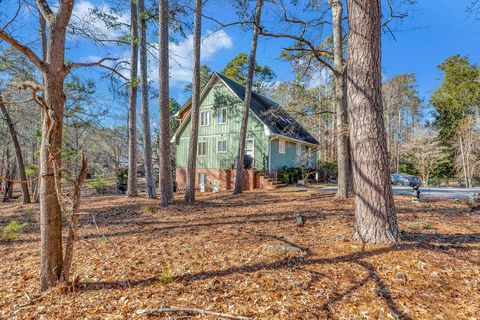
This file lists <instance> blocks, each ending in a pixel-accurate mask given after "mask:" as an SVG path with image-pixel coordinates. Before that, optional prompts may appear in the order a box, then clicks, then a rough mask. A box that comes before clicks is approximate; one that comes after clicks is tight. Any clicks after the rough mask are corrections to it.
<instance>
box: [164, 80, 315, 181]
mask: <svg viewBox="0 0 480 320" xmlns="http://www.w3.org/2000/svg"><path fill="white" fill-rule="evenodd" d="M244 96H245V87H244V86H242V85H241V84H239V83H237V82H235V81H233V80H231V79H229V78H227V77H226V76H224V75H222V74H220V73H214V74H213V76H212V77H211V78H210V80H209V81H208V83H207V85H206V86H205V87H204V88H203V90H202V92H201V97H200V99H201V106H200V115H199V137H198V146H197V153H198V154H197V179H196V181H197V187H199V188H200V189H201V190H204V189H212V188H213V187H214V186H215V188H216V187H217V186H218V187H219V189H220V190H231V189H232V188H233V185H234V179H235V170H233V168H234V165H235V159H236V157H237V153H238V144H239V136H240V123H241V119H242V108H243V99H244ZM190 107H191V100H189V101H188V102H187V103H186V104H185V105H184V106H183V107H182V108H181V109H180V110H179V111H178V112H177V114H176V115H175V116H176V117H177V118H178V119H179V121H180V126H179V128H178V130H177V132H176V133H175V135H174V136H173V138H172V142H173V143H175V145H176V148H175V149H176V182H177V188H178V189H179V190H182V189H184V188H185V173H186V167H187V159H188V144H189V139H190V132H191V124H190ZM317 146H318V141H317V140H316V139H315V138H314V137H313V136H312V135H311V134H310V133H308V132H307V130H305V129H304V128H303V127H302V126H301V125H300V124H299V123H298V122H297V121H295V119H293V118H292V117H291V116H290V115H289V114H288V113H287V112H286V111H285V110H283V109H282V108H281V107H280V106H279V105H278V104H277V103H275V102H273V101H272V100H270V99H268V98H266V97H264V96H262V95H259V94H257V93H253V94H252V102H251V105H250V117H249V119H248V131H247V141H246V146H245V153H246V154H247V155H249V156H251V157H252V158H253V159H254V161H253V169H251V170H245V172H244V177H245V178H244V189H248V190H250V189H257V188H259V189H269V188H270V189H271V188H275V187H276V185H278V182H275V181H272V180H271V179H267V177H266V176H268V175H269V174H270V176H272V175H271V173H273V172H275V171H277V170H279V169H280V168H282V167H284V166H287V167H299V166H304V167H315V165H316V152H315V151H316V148H317Z"/></svg>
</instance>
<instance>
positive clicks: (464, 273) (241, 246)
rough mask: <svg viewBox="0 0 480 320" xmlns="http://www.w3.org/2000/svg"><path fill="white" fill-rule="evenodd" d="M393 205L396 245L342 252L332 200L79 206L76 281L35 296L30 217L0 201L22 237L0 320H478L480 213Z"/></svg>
mask: <svg viewBox="0 0 480 320" xmlns="http://www.w3.org/2000/svg"><path fill="white" fill-rule="evenodd" d="M179 200H180V199H179ZM396 203H397V208H398V216H399V221H400V227H401V229H402V231H403V238H404V240H403V241H402V242H401V243H400V244H398V245H395V246H385V245H384V246H373V245H367V246H366V247H365V250H364V251H362V245H361V244H360V243H358V242H352V241H350V236H351V232H352V229H353V224H354V220H353V201H351V200H350V201H335V200H334V199H333V195H330V194H319V193H314V192H285V191H283V192H268V193H267V192H252V193H246V194H244V195H241V196H231V195H229V194H210V195H202V196H200V198H199V201H198V203H197V204H195V205H192V206H190V205H185V204H183V203H181V201H179V202H178V203H177V204H175V205H174V206H172V207H169V208H162V209H158V211H156V210H145V206H151V205H155V204H156V202H155V201H150V200H144V199H135V200H131V199H126V198H124V197H120V196H104V197H91V198H87V199H86V200H85V201H84V208H83V210H84V214H83V215H82V218H81V220H80V235H81V240H80V241H79V242H78V246H77V250H76V252H75V258H74V264H73V268H72V270H73V272H74V278H75V279H76V282H75V284H74V285H73V286H72V288H69V290H65V288H63V289H62V288H55V289H54V290H52V291H50V292H48V293H47V294H45V295H43V296H39V295H38V294H37V288H38V279H37V275H38V264H39V226H38V214H37V210H38V207H36V206H35V205H30V206H28V207H22V206H19V205H18V204H8V205H5V204H2V205H1V207H0V226H3V225H5V224H6V223H7V222H8V221H9V220H11V219H12V218H16V219H18V220H20V221H27V222H29V224H30V227H29V229H28V230H26V231H25V232H24V234H22V235H21V236H20V237H19V238H17V239H13V240H9V241H6V240H0V284H1V285H0V318H5V319H16V318H18V319H31V318H34V319H40V318H44V319H80V318H81V319H127V318H128V319H131V318H136V319H144V318H147V317H148V316H146V315H141V314H138V313H137V310H139V309H145V308H159V307H165V306H175V307H180V308H200V309H205V310H209V311H214V312H223V313H228V314H232V315H241V316H248V317H252V318H255V319H325V318H331V319H395V318H403V319H478V317H479V314H480V271H479V267H480V252H479V250H480V233H479V230H480V213H478V212H470V211H469V209H468V208H467V206H466V205H465V204H463V203H454V202H453V201H450V200H449V201H428V202H422V203H419V204H414V203H411V202H410V199H408V198H406V197H398V198H396ZM26 208H29V210H30V211H31V210H34V211H35V214H34V215H33V216H31V215H28V214H23V213H24V212H25V210H26ZM298 213H302V214H303V215H304V216H306V217H307V221H306V225H305V226H304V227H303V228H299V227H297V226H296V225H295V215H296V214H298ZM92 217H95V220H96V224H97V226H98V230H97V228H96V226H95V225H94V224H93V222H92V220H93V219H92ZM99 231H100V233H99ZM181 316H185V315H184V314H183V315H182V314H176V315H175V314H169V315H164V316H156V318H155V319H179V318H180V317H181ZM152 318H154V317H152ZM192 318H202V319H214V318H209V316H202V315H197V316H195V315H192Z"/></svg>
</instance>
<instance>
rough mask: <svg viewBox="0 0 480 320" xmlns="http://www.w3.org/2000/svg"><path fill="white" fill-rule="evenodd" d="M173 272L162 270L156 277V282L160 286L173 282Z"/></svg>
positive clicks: (168, 269)
mask: <svg viewBox="0 0 480 320" xmlns="http://www.w3.org/2000/svg"><path fill="white" fill-rule="evenodd" d="M173 279H174V276H173V271H172V269H170V268H165V269H163V271H162V273H161V274H160V275H159V276H158V282H160V283H162V284H168V283H171V282H173Z"/></svg>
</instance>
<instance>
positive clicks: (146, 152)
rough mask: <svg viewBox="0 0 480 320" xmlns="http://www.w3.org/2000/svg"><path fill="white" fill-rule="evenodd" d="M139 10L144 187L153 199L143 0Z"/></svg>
mask: <svg viewBox="0 0 480 320" xmlns="http://www.w3.org/2000/svg"><path fill="white" fill-rule="evenodd" d="M138 11H139V12H140V19H139V20H140V86H141V87H140V90H141V95H142V124H143V159H144V162H145V179H146V182H145V187H146V193H147V198H148V199H154V198H155V197H156V194H155V178H154V176H153V162H152V135H151V132H150V110H149V106H148V68H147V67H148V66H147V12H146V11H145V0H138Z"/></svg>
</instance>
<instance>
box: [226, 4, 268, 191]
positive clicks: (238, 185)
mask: <svg viewBox="0 0 480 320" xmlns="http://www.w3.org/2000/svg"><path fill="white" fill-rule="evenodd" d="M262 6H263V0H257V5H256V8H255V18H254V19H255V20H254V21H255V26H254V27H253V37H252V42H251V46H250V55H249V57H248V76H247V85H246V88H245V97H244V99H243V115H242V123H241V127H240V140H239V144H238V156H237V168H236V177H235V189H234V190H233V194H240V193H242V191H243V177H242V171H243V157H244V154H245V141H246V139H247V127H248V116H249V113H250V102H251V100H252V86H253V73H254V71H255V57H256V55H257V45H258V33H259V30H260V17H261V15H262Z"/></svg>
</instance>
